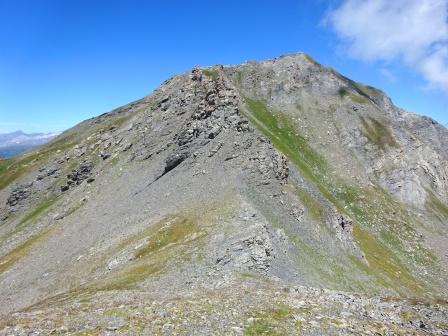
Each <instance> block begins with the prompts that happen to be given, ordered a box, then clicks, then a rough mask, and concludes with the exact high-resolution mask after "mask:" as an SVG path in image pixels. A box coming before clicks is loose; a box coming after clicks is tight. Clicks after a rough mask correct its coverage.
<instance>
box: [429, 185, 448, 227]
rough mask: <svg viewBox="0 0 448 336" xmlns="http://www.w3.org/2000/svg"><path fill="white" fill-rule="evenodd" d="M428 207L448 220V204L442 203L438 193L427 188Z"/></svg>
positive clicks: (441, 217)
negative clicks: (435, 193)
mask: <svg viewBox="0 0 448 336" xmlns="http://www.w3.org/2000/svg"><path fill="white" fill-rule="evenodd" d="M425 205H426V207H427V208H429V209H430V210H432V211H433V212H434V213H435V214H437V215H438V217H439V218H440V219H442V220H445V221H446V220H448V206H447V205H446V204H444V203H442V202H441V201H440V200H439V199H438V198H437V196H436V195H434V193H433V192H431V191H430V190H426V202H425Z"/></svg>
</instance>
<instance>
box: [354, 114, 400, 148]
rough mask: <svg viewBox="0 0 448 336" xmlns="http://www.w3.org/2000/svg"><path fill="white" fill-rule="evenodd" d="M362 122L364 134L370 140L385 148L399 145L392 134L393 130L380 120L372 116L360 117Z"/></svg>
mask: <svg viewBox="0 0 448 336" xmlns="http://www.w3.org/2000/svg"><path fill="white" fill-rule="evenodd" d="M360 119H361V124H362V125H363V127H364V132H363V133H364V135H365V136H366V137H367V139H369V141H370V142H372V143H374V144H375V145H377V146H378V147H380V148H382V149H385V148H386V147H387V146H390V147H398V144H397V142H396V141H395V139H394V136H393V135H392V131H391V130H390V129H389V128H388V127H387V126H385V125H383V124H382V123H381V122H380V121H379V120H376V119H375V118H372V117H367V118H366V117H362V116H361V117H360Z"/></svg>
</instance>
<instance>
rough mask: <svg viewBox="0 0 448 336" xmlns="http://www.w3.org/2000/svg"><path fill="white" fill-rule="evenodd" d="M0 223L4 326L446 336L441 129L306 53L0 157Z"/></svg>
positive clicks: (170, 93)
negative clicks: (33, 148) (36, 147)
mask: <svg viewBox="0 0 448 336" xmlns="http://www.w3.org/2000/svg"><path fill="white" fill-rule="evenodd" d="M0 214H1V216H0V255H1V257H0V286H1V288H2V289H1V291H0V302H1V304H0V313H2V314H4V318H3V328H4V329H3V333H4V334H8V333H12V334H27V332H28V331H30V330H31V331H33V330H40V331H41V332H43V333H46V332H50V331H52V332H55V333H64V332H70V333H76V332H90V333H93V334H96V333H101V332H102V331H104V330H106V331H108V332H110V333H114V332H115V333H124V334H138V333H150V332H154V333H156V334H157V333H162V334H163V333H165V334H208V333H211V332H212V331H218V332H219V333H220V334H226V335H227V334H239V333H245V334H247V335H256V334H266V333H271V334H276V333H278V334H285V333H305V334H313V335H314V334H316V335H321V334H322V333H325V334H334V333H336V334H337V333H342V334H350V333H353V334H356V335H358V334H369V333H374V332H381V333H382V332H395V333H398V334H406V335H407V334H419V333H426V332H432V333H434V334H443V333H446V332H447V328H448V326H447V324H446V319H445V317H446V313H447V304H446V301H445V299H444V298H446V297H447V295H448V287H447V285H446V284H447V281H448V272H447V271H448V255H447V248H446V247H447V246H448V131H447V129H445V128H444V127H443V126H441V125H439V124H437V123H436V122H435V121H433V120H431V119H429V118H426V117H420V116H417V115H414V114H411V113H408V112H405V111H403V110H401V109H399V108H397V107H395V106H394V105H393V104H392V102H391V101H390V99H389V98H387V97H386V96H385V95H384V93H382V92H381V91H379V90H377V89H375V88H372V87H369V86H365V85H362V84H359V83H355V82H353V81H351V80H350V79H348V78H345V77H343V76H342V75H340V74H338V73H337V72H335V71H334V70H332V69H328V68H325V67H323V66H321V65H320V64H318V63H316V62H315V61H314V60H313V59H311V58H310V57H309V56H307V55H305V54H293V55H287V56H282V57H279V58H276V59H272V60H267V61H263V62H248V63H245V64H242V65H238V66H226V67H223V66H214V67H208V68H195V69H193V70H192V71H191V72H188V73H185V74H181V75H178V76H175V77H173V78H171V79H169V80H167V81H166V82H164V83H163V84H162V85H161V86H160V87H159V88H158V89H157V90H155V91H154V92H153V93H152V94H150V95H149V96H147V97H145V98H143V99H141V100H139V101H136V102H134V103H131V104H129V105H126V106H124V107H121V108H119V109H116V110H114V111H112V112H110V113H107V114H104V115H101V116H99V117H97V118H93V119H90V120H86V121H84V122H83V123H81V124H79V125H77V126H76V127H74V128H73V129H71V130H69V131H67V132H65V133H63V134H62V135H60V136H59V137H58V138H57V139H55V140H54V141H52V142H51V143H49V144H48V145H46V146H43V147H41V148H40V149H39V150H38V151H33V152H30V153H26V154H24V155H22V156H20V157H17V158H13V159H10V160H3V161H0ZM342 292H344V293H345V294H342ZM347 292H351V293H356V294H350V295H349V294H347ZM338 293H340V294H338ZM19 310H20V311H21V312H20V313H14V314H13V312H15V311H19ZM1 327H2V324H1V323H0V328H1Z"/></svg>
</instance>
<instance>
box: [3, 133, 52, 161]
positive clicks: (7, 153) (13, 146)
mask: <svg viewBox="0 0 448 336" xmlns="http://www.w3.org/2000/svg"><path fill="white" fill-rule="evenodd" d="M59 134H60V133H59V132H55V133H31V134H26V133H24V132H23V131H16V132H12V133H6V134H0V158H8V157H12V156H14V155H17V154H20V153H23V152H25V151H27V150H29V149H31V148H33V147H36V146H39V145H43V144H45V143H47V142H49V141H50V140H52V139H53V138H54V137H56V136H57V135H59Z"/></svg>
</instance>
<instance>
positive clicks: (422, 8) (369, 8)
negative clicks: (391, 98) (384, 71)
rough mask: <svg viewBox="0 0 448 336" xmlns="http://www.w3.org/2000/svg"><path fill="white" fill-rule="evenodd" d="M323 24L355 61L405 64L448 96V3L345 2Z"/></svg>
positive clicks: (416, 0)
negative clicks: (400, 62) (328, 26)
mask: <svg viewBox="0 0 448 336" xmlns="http://www.w3.org/2000/svg"><path fill="white" fill-rule="evenodd" d="M325 23H327V24H329V25H330V26H331V27H332V28H333V29H334V31H335V32H336V33H337V34H338V36H339V37H340V38H341V39H342V40H343V42H344V45H345V46H346V47H347V51H348V53H349V54H350V55H351V56H352V57H355V58H359V59H362V60H366V61H375V60H381V61H385V62H390V61H403V62H404V63H405V64H406V65H407V66H409V67H411V68H413V69H415V70H417V71H418V72H419V73H420V74H421V75H422V76H423V77H424V78H425V79H426V80H427V81H428V83H429V84H430V85H431V86H434V87H438V88H442V89H443V90H444V91H445V92H447V93H448V0H343V1H342V3H341V4H340V6H338V7H337V8H336V9H334V10H332V11H331V12H330V13H329V14H328V16H327V18H326V20H325Z"/></svg>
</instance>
